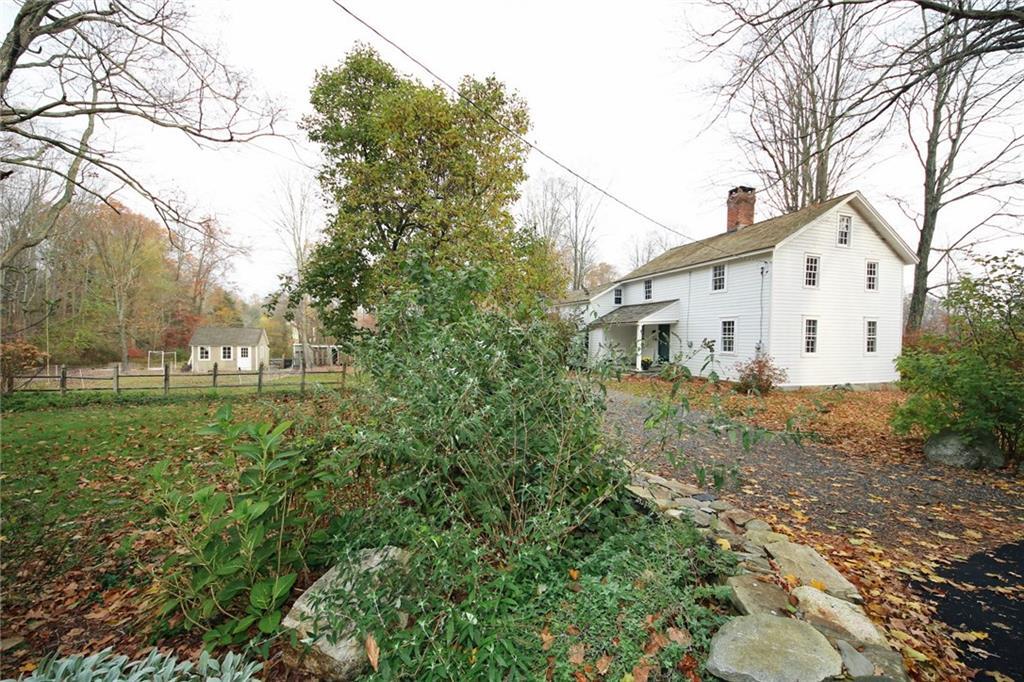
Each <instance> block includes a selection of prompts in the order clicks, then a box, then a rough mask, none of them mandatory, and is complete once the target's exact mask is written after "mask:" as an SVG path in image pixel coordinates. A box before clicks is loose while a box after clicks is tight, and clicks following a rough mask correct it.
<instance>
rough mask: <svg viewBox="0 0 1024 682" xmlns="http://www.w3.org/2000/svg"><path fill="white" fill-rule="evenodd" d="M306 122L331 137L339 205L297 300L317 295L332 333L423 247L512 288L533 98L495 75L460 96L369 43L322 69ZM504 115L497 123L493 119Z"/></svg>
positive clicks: (440, 259) (295, 292) (326, 184)
mask: <svg viewBox="0 0 1024 682" xmlns="http://www.w3.org/2000/svg"><path fill="white" fill-rule="evenodd" d="M312 104H313V109H314V113H313V114H312V115H311V116H309V117H308V118H307V119H305V121H304V126H305V128H306V130H307V132H308V133H309V136H310V139H311V140H312V141H313V142H316V143H318V144H319V145H320V146H321V149H322V151H323V155H324V158H325V164H324V166H323V168H322V169H321V172H320V176H319V178H320V183H321V187H322V189H323V192H324V194H325V196H326V198H327V200H328V201H329V202H330V214H331V215H330V220H329V223H328V225H327V227H326V229H325V234H324V239H323V240H322V241H321V242H320V243H318V244H317V246H316V248H315V249H314V250H313V252H312V254H311V255H310V258H309V261H308V263H307V264H306V267H305V269H304V272H303V277H302V286H301V289H300V288H296V287H292V288H291V289H290V290H289V299H290V301H291V302H292V303H293V304H294V303H295V302H297V297H298V296H300V295H301V294H309V295H310V296H311V298H312V300H313V301H314V303H315V305H316V306H317V310H318V312H319V313H320V314H321V319H322V321H323V323H324V324H325V326H326V327H327V329H328V331H329V332H330V333H331V334H332V335H333V336H335V337H337V338H346V337H347V336H349V335H350V334H351V333H352V332H353V315H354V312H355V311H356V309H357V308H358V307H359V306H360V305H362V306H363V307H364V308H365V309H369V310H372V309H373V307H374V306H375V305H377V304H378V303H379V302H380V301H382V300H383V299H384V298H385V297H387V296H388V295H389V293H390V292H392V291H393V290H395V288H396V287H399V286H401V285H402V282H403V279H402V272H403V268H404V267H405V264H406V263H407V262H408V259H409V257H410V255H411V254H413V253H421V254H425V255H426V256H427V257H428V258H429V260H430V263H431V264H434V265H436V264H447V265H452V266H462V265H464V264H465V263H467V262H468V263H477V264H484V263H486V264H488V265H489V266H491V267H492V268H494V269H495V270H496V271H497V273H498V277H499V278H500V279H501V280H502V281H503V282H505V283H507V284H508V286H507V287H500V286H499V287H498V288H497V289H496V291H497V292H502V291H503V290H507V291H512V290H514V289H516V288H517V286H518V280H520V279H522V274H523V273H522V270H521V266H522V262H521V261H522V257H523V255H524V252H523V250H522V249H520V248H519V247H518V245H517V230H516V227H515V223H514V220H513V219H512V215H511V213H510V208H511V206H512V204H513V203H514V202H515V201H516V199H517V198H518V189H517V188H518V186H519V184H520V183H521V182H522V181H523V180H524V179H525V173H524V168H523V167H524V162H525V158H526V146H525V144H524V143H523V142H522V140H521V139H520V138H519V137H518V136H519V135H524V134H525V133H526V132H527V130H528V127H529V116H528V114H527V110H526V106H525V105H524V103H523V102H522V101H521V100H520V99H519V98H518V97H517V96H515V95H514V94H511V93H509V92H507V91H506V89H505V87H504V86H503V85H502V84H501V83H500V82H498V81H497V80H495V79H493V78H487V79H485V80H474V79H471V78H465V79H463V81H462V82H461V84H460V86H459V96H458V97H454V98H453V97H450V96H449V95H447V94H446V92H445V91H443V90H441V89H439V88H430V87H427V86H425V85H423V84H421V83H419V82H417V81H415V80H412V79H410V78H407V77H403V76H400V75H399V74H398V73H397V72H396V71H395V70H394V68H393V67H392V66H391V65H390V64H388V63H386V62H385V61H383V60H382V59H381V58H380V57H379V56H378V55H377V54H376V52H374V51H373V50H372V49H370V48H366V47H359V48H356V49H355V50H353V51H352V52H350V53H349V55H348V56H347V57H346V59H345V62H344V63H343V64H342V65H341V66H340V67H337V68H334V69H328V70H324V71H321V72H320V73H318V74H317V77H316V82H315V85H314V87H313V90H312ZM495 119H496V120H495Z"/></svg>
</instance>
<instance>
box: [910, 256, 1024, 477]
mask: <svg viewBox="0 0 1024 682" xmlns="http://www.w3.org/2000/svg"><path fill="white" fill-rule="evenodd" d="M975 261H976V263H975V264H976V266H977V269H978V272H979V274H974V275H972V274H967V275H964V276H963V277H962V278H961V279H960V280H959V281H958V282H956V283H954V284H953V285H952V286H950V288H949V292H948V294H947V296H946V301H945V304H946V307H947V309H948V310H949V333H948V336H947V337H946V338H944V339H939V340H933V341H932V342H930V343H927V344H919V345H917V346H916V347H914V348H910V349H908V350H907V351H906V352H904V353H903V355H901V356H900V357H899V359H898V360H897V365H896V366H897V368H898V369H899V371H900V376H901V382H900V383H901V386H902V387H903V388H904V389H905V390H906V391H907V393H908V397H907V400H906V402H905V403H904V404H903V405H902V406H900V407H899V408H898V410H897V411H896V413H895V416H894V419H893V426H894V427H895V428H896V430H897V431H900V432H907V431H909V430H910V429H912V428H919V429H921V430H922V431H923V432H924V434H925V435H931V434H934V433H937V432H939V431H942V430H944V429H952V430H954V431H957V432H959V433H961V434H962V435H964V436H966V437H967V438H985V437H991V436H994V437H995V438H996V439H997V441H998V442H999V445H1000V447H1001V448H1002V449H1003V451H1004V452H1005V453H1006V454H1007V455H1008V456H1009V457H1010V458H1013V457H1015V456H1018V455H1019V454H1020V453H1021V450H1022V447H1024V251H1020V250H1015V251H1010V252H1009V253H1007V254H1005V255H1002V256H988V257H979V258H976V259H975Z"/></svg>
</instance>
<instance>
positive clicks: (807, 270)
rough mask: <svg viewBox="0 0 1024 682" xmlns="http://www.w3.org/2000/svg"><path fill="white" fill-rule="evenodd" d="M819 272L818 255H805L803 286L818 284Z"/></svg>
mask: <svg viewBox="0 0 1024 682" xmlns="http://www.w3.org/2000/svg"><path fill="white" fill-rule="evenodd" d="M820 272H821V259H820V258H819V257H818V256H807V259H806V260H805V261H804V286H805V287H816V286H818V275H819V274H820Z"/></svg>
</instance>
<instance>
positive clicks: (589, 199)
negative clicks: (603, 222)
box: [562, 182, 601, 289]
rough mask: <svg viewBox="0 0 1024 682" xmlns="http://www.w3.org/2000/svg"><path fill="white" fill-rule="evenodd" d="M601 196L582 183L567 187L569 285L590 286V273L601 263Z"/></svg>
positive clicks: (565, 245)
mask: <svg viewBox="0 0 1024 682" xmlns="http://www.w3.org/2000/svg"><path fill="white" fill-rule="evenodd" d="M600 205H601V200H600V199H595V198H594V196H593V195H592V194H591V193H590V192H589V191H588V190H587V188H586V187H584V186H583V185H582V184H581V183H579V182H576V183H574V184H572V185H569V186H568V187H567V190H566V192H565V194H564V195H563V196H562V207H563V211H564V213H565V231H564V233H563V237H562V241H563V248H564V249H565V253H566V258H567V259H568V262H569V278H570V279H569V285H570V286H571V287H572V288H573V289H582V288H584V286H586V279H587V274H588V273H589V272H590V271H591V269H593V267H594V265H596V263H597V219H596V218H597V209H598V208H599V207H600Z"/></svg>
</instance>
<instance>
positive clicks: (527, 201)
mask: <svg viewBox="0 0 1024 682" xmlns="http://www.w3.org/2000/svg"><path fill="white" fill-rule="evenodd" d="M569 190H570V184H569V182H568V181H567V180H566V179H565V178H561V177H546V178H543V179H542V180H540V182H538V183H536V184H534V185H533V186H532V187H530V188H529V189H528V190H527V191H526V193H525V195H524V196H523V200H522V207H521V209H520V211H519V223H520V225H522V226H523V227H524V228H525V229H527V230H529V231H531V232H533V233H534V234H536V235H537V236H538V237H540V238H541V239H543V240H545V241H547V242H548V243H549V244H551V245H552V246H554V247H556V248H557V247H558V246H559V245H561V243H562V239H563V237H564V236H565V226H566V222H567V221H568V215H567V214H566V206H565V202H566V198H567V196H568V194H569Z"/></svg>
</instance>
